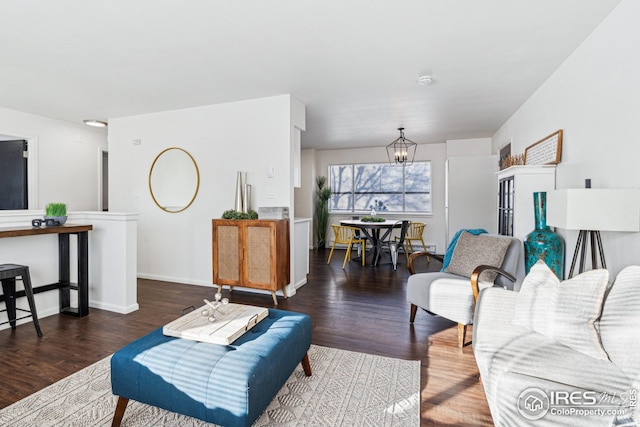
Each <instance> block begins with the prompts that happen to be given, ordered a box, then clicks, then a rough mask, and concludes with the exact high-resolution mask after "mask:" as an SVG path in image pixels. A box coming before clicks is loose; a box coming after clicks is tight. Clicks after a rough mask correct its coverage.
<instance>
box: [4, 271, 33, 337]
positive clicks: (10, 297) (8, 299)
mask: <svg viewBox="0 0 640 427" xmlns="http://www.w3.org/2000/svg"><path fill="white" fill-rule="evenodd" d="M18 276H20V277H21V278H22V283H23V284H24V293H25V295H26V296H27V301H29V309H30V310H24V309H22V308H17V307H16V278H17V277H18ZM0 281H2V292H3V293H4V302H5V306H6V310H0V313H1V312H3V311H6V312H7V316H8V317H9V321H7V322H2V323H0V325H4V324H6V323H9V324H11V329H15V328H16V320H20V319H26V318H27V317H32V318H33V325H34V326H35V327H36V332H37V333H38V336H39V337H41V336H42V331H41V330H40V323H39V322H38V313H37V312H36V302H35V300H34V299H33V288H32V287H31V277H30V276H29V267H27V266H26V265H16V264H0ZM16 310H19V311H23V312H25V313H29V314H28V315H26V316H22V317H18V318H16Z"/></svg>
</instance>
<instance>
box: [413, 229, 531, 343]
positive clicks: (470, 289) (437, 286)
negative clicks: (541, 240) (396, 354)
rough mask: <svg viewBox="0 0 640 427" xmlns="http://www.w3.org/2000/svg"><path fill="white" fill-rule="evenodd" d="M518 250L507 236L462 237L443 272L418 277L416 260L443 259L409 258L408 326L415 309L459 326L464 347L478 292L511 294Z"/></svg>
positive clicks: (517, 242)
mask: <svg viewBox="0 0 640 427" xmlns="http://www.w3.org/2000/svg"><path fill="white" fill-rule="evenodd" d="M521 246H522V243H521V242H520V240H518V239H516V238H514V237H510V236H501V235H496V234H481V235H479V236H472V235H471V234H469V233H463V234H462V235H461V236H460V239H459V240H458V242H457V244H456V246H455V249H454V250H453V256H452V258H451V264H449V266H448V267H447V268H446V269H445V271H439V272H430V273H417V274H416V273H415V265H414V263H415V261H416V259H417V258H418V257H421V256H430V257H431V258H434V259H436V260H439V261H443V257H442V256H439V255H435V254H430V253H427V252H414V253H413V254H411V256H410V257H409V262H408V268H409V272H410V273H411V276H409V279H408V282H407V301H408V302H409V303H410V304H411V313H410V319H409V320H410V322H411V323H413V322H414V320H415V317H416V312H417V310H418V307H420V308H423V309H424V310H426V311H427V312H428V313H429V314H431V315H439V316H442V317H444V318H446V319H449V320H453V321H454V322H457V323H458V346H459V347H463V346H464V345H465V337H466V333H467V326H468V325H471V324H473V313H474V309H475V302H476V299H477V298H478V294H479V292H480V291H481V290H482V289H484V288H487V287H491V286H500V287H504V288H506V289H511V290H513V282H514V281H515V274H516V270H517V266H518V260H519V258H520V252H521ZM461 263H462V264H461Z"/></svg>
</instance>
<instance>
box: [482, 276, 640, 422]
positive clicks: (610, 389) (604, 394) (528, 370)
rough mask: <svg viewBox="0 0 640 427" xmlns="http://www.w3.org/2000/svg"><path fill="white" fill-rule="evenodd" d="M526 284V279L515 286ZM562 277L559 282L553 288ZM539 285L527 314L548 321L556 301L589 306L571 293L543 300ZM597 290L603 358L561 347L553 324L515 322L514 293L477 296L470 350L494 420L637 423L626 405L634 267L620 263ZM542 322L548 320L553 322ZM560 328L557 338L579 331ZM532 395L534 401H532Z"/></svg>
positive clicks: (638, 350)
mask: <svg viewBox="0 0 640 427" xmlns="http://www.w3.org/2000/svg"><path fill="white" fill-rule="evenodd" d="M601 271H604V270H601ZM581 276H582V275H581ZM527 277H528V276H527ZM578 277H580V276H578ZM554 278H555V276H554ZM575 279H577V278H574V279H572V280H575ZM556 280H557V279H556ZM607 281H608V276H607ZM526 282H527V278H525V281H524V282H523V287H522V290H521V292H522V291H524V289H525V286H526ZM567 283H569V281H565V282H562V283H559V284H557V286H559V287H556V288H555V289H560V287H562V286H563V285H564V286H567V285H566V284H567ZM577 285H578V286H579V285H580V284H577ZM552 287H553V285H552ZM540 289H541V288H536V289H535V291H536V292H537V294H536V297H537V298H538V299H539V301H538V303H540V302H542V303H543V304H541V307H538V310H539V312H538V313H537V314H536V313H533V312H532V313H528V314H527V316H530V317H531V318H533V317H535V316H536V315H538V316H539V315H542V316H547V317H548V318H551V319H553V317H554V316H555V315H556V314H557V313H554V310H556V309H557V307H556V306H558V307H561V306H562V307H568V308H570V310H573V311H574V312H576V311H575V310H579V311H577V313H579V314H583V313H584V312H585V311H588V310H590V309H591V308H592V307H581V306H580V302H579V301H578V300H577V299H572V300H569V299H568V298H555V299H554V298H549V297H548V295H546V294H545V293H544V292H543V291H541V290H540ZM564 289H570V287H566V288H564ZM575 289H577V288H575ZM602 293H603V295H602V300H601V301H600V304H601V305H600V307H599V308H600V310H601V311H600V312H599V314H598V318H597V319H595V321H594V323H593V326H594V327H595V329H594V331H595V332H594V333H595V334H596V336H597V339H598V340H599V341H600V343H601V348H602V349H604V351H605V352H606V356H608V360H606V359H607V357H606V356H605V357H604V359H603V358H598V357H594V355H588V354H585V353H584V352H582V351H578V350H576V349H575V348H573V347H572V345H574V343H571V342H569V344H571V345H566V341H562V340H561V341H559V340H558V339H554V338H552V337H550V336H547V335H553V334H556V333H557V331H556V330H554V329H553V328H552V329H550V332H548V333H547V332H545V334H546V335H545V334H542V333H538V332H536V331H534V330H531V329H530V328H528V327H524V326H521V325H518V324H516V323H518V322H517V321H516V320H515V319H516V318H517V317H518V316H516V313H517V309H516V308H518V309H521V307H522V306H521V305H519V302H518V298H520V297H521V295H520V293H518V292H512V291H508V290H504V289H499V288H488V289H485V290H484V291H483V292H482V293H481V294H480V297H479V299H478V302H477V305H476V312H475V322H474V330H473V351H474V354H475V357H476V362H477V364H478V367H479V370H480V374H481V378H482V379H481V381H482V384H483V387H484V390H485V393H486V397H487V401H488V403H489V407H490V409H491V414H492V416H493V420H494V423H495V425H496V426H505V427H506V426H508V427H514V426H536V427H537V426H564V425H566V426H611V425H624V426H633V425H637V423H638V421H639V420H640V411H639V409H638V406H635V407H633V404H634V403H635V402H636V399H637V396H636V393H637V391H638V390H640V333H639V331H638V325H640V267H639V266H632V267H627V268H626V269H624V270H623V271H622V272H620V274H619V275H618V276H617V278H616V280H615V283H614V284H613V285H611V286H610V287H609V286H608V285H607V286H604V287H603V292H602ZM545 298H546V299H545ZM539 305H540V304H539ZM580 310H582V311H580ZM596 311H597V310H596ZM521 318H522V316H520V319H521ZM529 320H530V319H528V318H526V319H525V322H528V321H529ZM544 320H549V319H544ZM564 320H565V321H566V320H567V319H566V318H565V319H564ZM568 321H569V322H570V321H571V319H568ZM549 325H551V326H552V327H553V326H555V325H554V323H553V322H552V323H550V324H549ZM549 325H547V326H549ZM568 326H569V332H570V333H569V334H568V335H567V337H565V338H564V339H565V340H566V339H574V338H576V337H579V336H580V331H579V330H580V328H583V327H584V326H585V325H584V324H575V325H571V324H570V323H569V324H568ZM534 329H535V328H534ZM585 330H587V329H585ZM582 344H583V343H577V345H578V346H580V345H582ZM596 356H597V354H596ZM536 390H537V391H536ZM541 393H542V396H541ZM544 396H546V397H547V401H546V404H547V407H546V409H545V408H544V407H541V408H539V409H536V406H537V404H542V405H544V404H545V402H544ZM539 398H542V402H538V401H537V400H536V399H539ZM594 400H596V402H594ZM527 405H529V406H527ZM597 410H602V411H604V412H602V413H600V412H595V411H597ZM611 410H620V411H621V412H624V413H625V414H626V415H616V414H614V413H612V412H611ZM522 411H525V414H526V417H525V416H524V415H523V413H522ZM527 411H528V412H527ZM543 413H544V414H543ZM527 417H529V418H527ZM533 418H538V419H533Z"/></svg>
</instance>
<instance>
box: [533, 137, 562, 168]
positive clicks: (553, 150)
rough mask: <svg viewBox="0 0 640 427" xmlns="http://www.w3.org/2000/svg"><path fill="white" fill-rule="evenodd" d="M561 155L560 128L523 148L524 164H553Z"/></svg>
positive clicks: (557, 161)
mask: <svg viewBox="0 0 640 427" xmlns="http://www.w3.org/2000/svg"><path fill="white" fill-rule="evenodd" d="M561 157H562V129H560V130H559V131H557V132H554V133H552V134H551V135H548V136H546V137H544V138H542V139H541V140H540V141H538V142H536V143H534V144H531V145H530V146H528V147H527V148H526V149H525V150H524V164H525V165H555V164H558V163H560V159H561Z"/></svg>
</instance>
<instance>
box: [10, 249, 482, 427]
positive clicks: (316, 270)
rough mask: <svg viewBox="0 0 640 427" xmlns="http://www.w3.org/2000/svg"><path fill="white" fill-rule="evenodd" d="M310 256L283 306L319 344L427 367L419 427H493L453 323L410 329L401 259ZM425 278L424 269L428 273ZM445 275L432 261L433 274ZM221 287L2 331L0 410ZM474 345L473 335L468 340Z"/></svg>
mask: <svg viewBox="0 0 640 427" xmlns="http://www.w3.org/2000/svg"><path fill="white" fill-rule="evenodd" d="M328 255H329V251H328V250H327V251H325V250H319V251H311V253H310V264H311V265H310V273H309V276H308V283H307V284H306V285H305V286H303V287H302V288H300V289H298V291H297V294H296V295H295V296H293V297H291V298H287V299H285V298H282V297H278V302H279V304H278V307H277V308H279V309H283V310H292V311H298V312H302V313H306V314H308V315H310V316H311V318H312V321H313V343H314V344H317V345H322V346H327V347H334V348H340V349H344V350H350V351H359V352H365V353H370V354H377V355H381V356H387V357H396V358H401V359H408V360H420V361H421V379H420V384H421V405H420V412H421V417H422V423H421V425H422V426H459V427H461V426H492V425H493V423H492V420H491V414H490V412H489V408H488V406H487V403H486V398H485V395H484V391H483V389H482V385H481V384H480V382H479V377H478V375H479V374H478V369H477V366H476V363H475V359H474V357H473V350H472V347H471V346H466V347H464V348H462V349H460V348H458V347H457V328H456V325H455V324H454V323H453V322H450V321H447V320H445V319H442V318H438V317H433V316H431V315H429V314H427V313H426V312H424V311H422V310H419V311H418V313H417V316H416V320H415V323H414V325H411V324H409V305H408V304H407V302H406V300H405V297H406V280H407V278H408V275H409V273H408V271H407V269H406V265H405V261H404V258H403V257H401V258H400V262H401V265H399V266H398V270H397V271H394V270H393V269H392V268H391V265H390V264H382V265H379V266H378V267H370V266H366V267H362V266H361V265H360V264H359V263H358V262H355V261H354V262H349V263H347V266H346V268H345V269H344V270H342V260H343V259H344V258H343V257H344V252H342V253H338V254H337V255H336V254H334V258H333V259H332V261H331V264H330V265H327V264H326V260H327V257H328ZM421 267H422V269H423V270H424V269H425V267H424V266H421ZM427 268H430V269H439V268H440V265H439V264H438V263H437V261H434V262H433V263H432V265H430V266H428V267H427ZM214 292H215V290H214V288H213V287H212V286H211V287H208V286H193V285H185V284H177V283H170V282H161V281H152V280H145V279H139V280H138V302H139V304H140V310H138V311H136V312H134V313H131V314H128V315H121V314H117V313H113V312H109V311H104V310H98V309H94V308H92V309H91V313H90V315H89V316H86V317H82V318H76V317H72V316H67V315H54V316H49V317H46V318H43V319H41V320H40V325H41V327H42V331H43V334H44V336H43V338H41V339H38V338H37V336H36V333H35V329H34V328H33V325H32V324H31V323H26V324H24V325H20V326H18V328H17V329H16V330H15V331H11V330H8V329H7V330H2V331H0V378H2V381H1V382H0V407H6V406H7V405H10V404H11V403H13V402H16V401H18V400H20V399H22V398H24V397H26V396H28V395H29V394H31V393H33V392H35V391H37V390H39V389H41V388H44V387H46V386H48V385H50V384H52V383H54V382H56V381H58V380H60V379H62V378H64V377H66V376H68V375H70V374H72V373H73V372H76V371H78V370H80V369H81V368H84V367H86V366H88V365H90V364H92V363H94V362H96V361H98V360H100V359H102V358H104V357H106V356H108V355H110V354H111V353H113V352H115V351H117V350H118V349H119V348H121V347H122V346H124V345H126V344H127V343H129V342H131V341H133V340H134V339H136V338H139V337H141V336H143V335H145V334H147V333H149V332H151V331H152V330H154V329H156V328H158V327H160V326H162V325H164V324H166V323H168V322H170V321H172V320H174V319H175V318H177V317H179V316H180V315H181V310H182V309H184V308H185V307H188V306H191V305H193V306H195V307H199V306H201V305H203V304H204V303H203V301H202V300H203V299H204V298H207V299H209V300H211V299H212V298H213V293H214ZM223 293H224V296H226V297H229V298H230V299H231V301H232V302H237V303H245V304H253V305H259V306H263V307H273V301H272V299H271V295H270V294H268V293H267V294H264V295H262V294H256V293H250V292H242V291H239V290H234V291H233V292H229V290H224V292H223ZM468 336H469V337H470V336H471V331H469V332H468Z"/></svg>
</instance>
